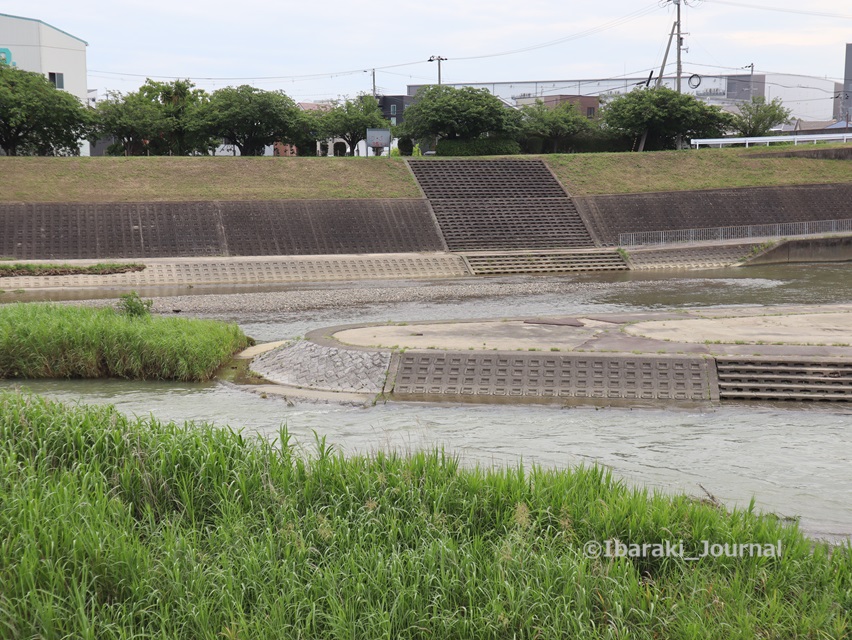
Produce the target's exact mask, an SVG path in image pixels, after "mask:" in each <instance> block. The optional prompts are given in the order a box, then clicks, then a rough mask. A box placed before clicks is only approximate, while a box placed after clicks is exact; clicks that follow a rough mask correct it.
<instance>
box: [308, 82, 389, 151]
mask: <svg viewBox="0 0 852 640" xmlns="http://www.w3.org/2000/svg"><path fill="white" fill-rule="evenodd" d="M390 126H391V125H390V122H389V121H387V120H385V118H384V116H382V110H381V108H380V107H379V102H378V100H376V99H375V98H374V97H373V96H368V95H363V96H358V97H357V98H356V99H355V100H344V101H343V102H339V103H338V104H335V105H334V106H333V107H332V108H331V109H329V110H328V111H324V112H322V113H321V115H320V131H321V133H322V136H323V137H325V138H340V139H341V140H344V141H345V142H346V144H348V145H349V155H350V156H351V155H353V154H354V153H355V147H356V145H357V144H358V143H359V142H361V140H364V139H365V138H366V137H367V129H390Z"/></svg>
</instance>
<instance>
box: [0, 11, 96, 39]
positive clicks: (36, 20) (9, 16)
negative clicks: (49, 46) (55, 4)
mask: <svg viewBox="0 0 852 640" xmlns="http://www.w3.org/2000/svg"><path fill="white" fill-rule="evenodd" d="M0 17H3V18H15V19H17V20H29V21H30V22H38V23H39V24H43V25H44V26H45V27H50V28H51V29H53V30H54V31H59V32H60V33H64V34H65V35H66V36H68V37H70V38H74V39H75V40H79V41H80V42H82V43H83V44H84V45H86V46H87V47H88V46H89V43H88V42H86V41H85V40H83V39H82V38H78V37H77V36H75V35H71V34H70V33H68V32H67V31H63V30H62V29H57V28H56V27H54V26H53V25H52V24H48V23H46V22H45V21H44V20H38V19H36V18H25V17H24V16H13V15H11V14H9V13H0Z"/></svg>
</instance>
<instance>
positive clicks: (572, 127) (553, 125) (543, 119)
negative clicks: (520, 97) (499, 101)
mask: <svg viewBox="0 0 852 640" xmlns="http://www.w3.org/2000/svg"><path fill="white" fill-rule="evenodd" d="M521 129H522V131H523V134H524V135H525V136H527V137H533V138H541V139H542V140H544V141H545V142H549V143H550V144H551V148H552V149H553V153H556V152H557V151H558V149H559V144H560V143H561V142H564V141H565V140H567V139H568V138H571V137H572V136H575V135H577V134H578V133H584V132H587V131H591V129H592V126H591V124H590V122H589V119H588V118H586V117H585V116H584V115H582V114H581V113H580V111H579V109H577V105H575V104H573V103H571V102H563V103H561V104H558V105H556V106H555V107H549V106H547V105H546V104H544V102H542V101H541V100H536V101H535V104H531V105H526V106H524V107H522V108H521Z"/></svg>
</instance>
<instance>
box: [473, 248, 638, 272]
mask: <svg viewBox="0 0 852 640" xmlns="http://www.w3.org/2000/svg"><path fill="white" fill-rule="evenodd" d="M462 257H463V258H464V260H465V262H466V263H467V265H468V267H469V268H470V270H471V271H472V272H473V273H474V274H475V275H501V274H513V273H568V272H574V271H607V270H611V271H614V270H625V269H627V268H628V267H627V264H626V263H625V262H624V258H622V256H621V255H620V254H619V253H617V252H616V251H591V252H590V251H583V252H575V253H569V252H523V253H486V254H473V253H467V254H463V255H462Z"/></svg>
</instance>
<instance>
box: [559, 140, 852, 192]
mask: <svg viewBox="0 0 852 640" xmlns="http://www.w3.org/2000/svg"><path fill="white" fill-rule="evenodd" d="M766 154H767V149H766V148H756V149H739V148H732V149H701V150H699V151H695V150H684V151H656V152H648V153H578V154H570V155H558V156H557V155H554V156H545V158H546V161H547V163H548V164H549V165H550V167H551V169H553V172H554V173H555V174H556V177H557V178H559V181H560V182H562V184H563V185H565V188H566V189H567V190H568V192H569V193H570V194H572V195H576V196H585V195H602V194H616V193H650V192H656V191H690V190H696V189H733V188H737V187H778V186H788V185H796V184H826V183H838V182H842V183H849V182H852V164H850V162H849V161H848V160H830V159H823V158H807V157H802V156H794V157H784V156H783V155H781V154H780V153H779V155H773V156H767V155H766Z"/></svg>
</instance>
